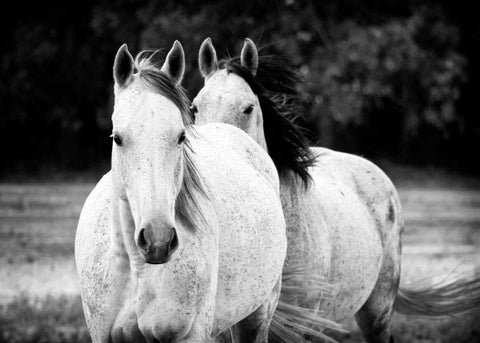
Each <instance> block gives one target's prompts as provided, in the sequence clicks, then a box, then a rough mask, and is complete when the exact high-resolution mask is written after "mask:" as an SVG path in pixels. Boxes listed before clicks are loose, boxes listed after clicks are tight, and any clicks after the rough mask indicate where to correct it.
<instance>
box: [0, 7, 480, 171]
mask: <svg viewBox="0 0 480 343" xmlns="http://www.w3.org/2000/svg"><path fill="white" fill-rule="evenodd" d="M40 4H41V6H39V5H40ZM11 5H12V6H9V8H8V9H7V8H6V7H5V5H4V8H3V9H2V11H1V12H2V14H1V17H2V18H1V20H0V37H1V43H2V44H1V47H0V49H1V56H0V58H1V62H0V80H1V81H0V147H1V152H2V160H1V161H2V162H1V165H0V175H2V176H3V177H5V176H12V175H19V174H28V175H36V174H42V173H46V172H48V171H50V170H56V171H88V170H99V169H107V168H108V163H109V153H110V144H111V142H110V140H109V138H108V136H109V131H110V115H111V111H112V76H111V69H112V64H113V58H114V55H115V53H116V51H117V49H118V47H119V46H120V45H121V44H122V43H124V42H126V43H128V45H129V48H130V51H132V53H137V52H138V51H139V50H140V49H144V48H165V49H168V48H170V46H171V44H172V43H173V41H174V40H175V39H178V40H180V41H181V42H182V44H183V46H184V48H185V53H186V57H187V70H186V78H185V81H184V86H185V87H186V88H187V90H188V91H189V94H190V96H191V97H193V96H194V95H195V94H196V93H197V91H198V90H199V89H200V88H201V86H202V79H201V77H200V75H199V73H198V71H197V64H196V59H197V53H198V48H199V46H200V44H201V42H202V41H203V39H204V38H206V37H208V36H210V37H212V39H213V42H214V45H215V47H216V48H217V52H218V54H219V55H220V56H226V55H227V54H230V55H236V54H238V52H239V50H240V48H241V44H242V43H243V39H244V38H245V37H251V38H252V39H254V40H255V41H256V42H257V44H258V45H259V46H260V47H263V48H264V49H263V51H264V53H269V54H270V53H274V54H282V55H285V56H286V57H287V58H288V59H290V61H291V62H292V63H293V64H294V65H295V66H296V67H298V70H299V72H300V73H301V74H302V76H303V78H304V81H305V82H304V84H303V85H301V86H299V87H300V90H301V98H300V99H299V104H300V105H301V106H303V108H304V110H305V125H306V126H307V127H308V129H310V131H311V138H312V142H313V143H317V144H319V145H322V146H327V147H332V148H334V149H339V150H343V151H347V152H353V153H357V154H362V155H364V156H366V157H369V158H373V159H379V158H387V159H390V160H393V161H396V162H401V163H410V164H417V165H420V166H425V165H435V166H443V167H447V168H451V169H457V170H462V171H468V172H479V171H480V162H479V159H478V158H476V157H475V156H476V149H477V148H478V147H479V146H480V144H479V143H480V119H479V115H478V113H477V102H478V94H477V93H478V90H479V89H480V88H479V87H478V82H479V81H478V80H480V20H478V19H477V13H476V11H475V10H473V8H471V7H469V6H466V5H463V4H462V3H461V2H459V1H434V0H403V1H401V0H383V1H374V0H370V1H365V0H323V1H313V0H311V1H309V0H300V1H299V0H284V1H280V0H276V1H274V0H265V1H251V2H246V1H239V0H224V1H212V0H203V1H194V0H187V1H178V0H165V1H153V0H139V1H134V0H124V1H120V0H113V1H107V0H100V1H73V0H64V1H50V2H49V1H46V2H36V3H33V2H32V3H28V2H22V1H17V2H13V3H11Z"/></svg>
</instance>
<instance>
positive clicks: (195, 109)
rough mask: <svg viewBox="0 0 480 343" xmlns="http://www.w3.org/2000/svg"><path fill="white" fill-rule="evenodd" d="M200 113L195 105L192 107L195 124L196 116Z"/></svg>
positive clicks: (191, 113) (191, 111)
mask: <svg viewBox="0 0 480 343" xmlns="http://www.w3.org/2000/svg"><path fill="white" fill-rule="evenodd" d="M197 113H198V108H197V106H195V105H192V106H190V115H191V116H192V119H193V122H195V118H196V115H197Z"/></svg>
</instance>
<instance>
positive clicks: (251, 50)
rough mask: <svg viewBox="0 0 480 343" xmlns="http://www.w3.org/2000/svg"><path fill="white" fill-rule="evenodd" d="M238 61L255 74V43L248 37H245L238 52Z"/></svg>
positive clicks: (256, 57) (256, 62) (256, 64)
mask: <svg viewBox="0 0 480 343" xmlns="http://www.w3.org/2000/svg"><path fill="white" fill-rule="evenodd" d="M240 62H241V63H242V66H244V67H245V68H248V69H250V72H251V73H252V75H253V76H255V75H257V69H258V51H257V47H256V46H255V43H253V42H252V40H251V39H250V38H246V39H245V43H243V48H242V52H241V53H240Z"/></svg>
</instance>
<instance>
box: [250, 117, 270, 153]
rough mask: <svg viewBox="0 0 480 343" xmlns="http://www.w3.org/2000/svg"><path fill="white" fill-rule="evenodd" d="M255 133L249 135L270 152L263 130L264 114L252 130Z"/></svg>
mask: <svg viewBox="0 0 480 343" xmlns="http://www.w3.org/2000/svg"><path fill="white" fill-rule="evenodd" d="M252 131H253V132H251V133H249V134H250V136H251V137H252V138H253V139H255V141H256V142H257V143H258V144H259V145H260V146H261V147H262V148H263V150H265V151H266V152H268V146H267V140H266V139H265V131H264V128H263V114H262V113H261V112H260V114H259V115H258V117H257V122H256V123H255V127H254V128H253V130H252Z"/></svg>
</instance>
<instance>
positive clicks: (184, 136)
mask: <svg viewBox="0 0 480 343" xmlns="http://www.w3.org/2000/svg"><path fill="white" fill-rule="evenodd" d="M185 138H186V135H185V131H183V132H182V133H181V134H180V136H179V137H178V144H182V143H183V142H185Z"/></svg>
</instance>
